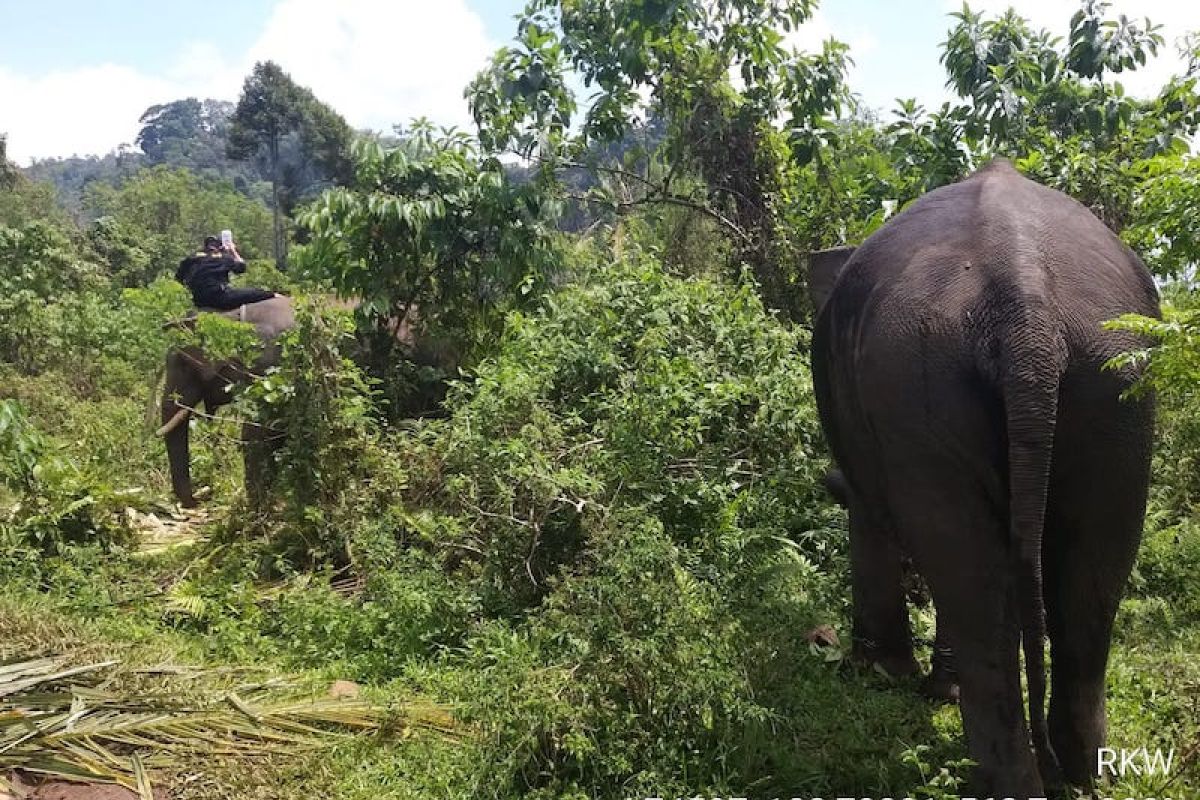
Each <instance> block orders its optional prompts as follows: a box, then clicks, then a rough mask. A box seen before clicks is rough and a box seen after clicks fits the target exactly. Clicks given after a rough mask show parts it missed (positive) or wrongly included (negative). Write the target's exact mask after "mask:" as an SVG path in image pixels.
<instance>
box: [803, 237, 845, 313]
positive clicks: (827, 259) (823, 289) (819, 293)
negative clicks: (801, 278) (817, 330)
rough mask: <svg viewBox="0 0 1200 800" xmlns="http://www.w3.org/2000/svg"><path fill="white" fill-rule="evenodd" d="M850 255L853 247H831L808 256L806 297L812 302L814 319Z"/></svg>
mask: <svg viewBox="0 0 1200 800" xmlns="http://www.w3.org/2000/svg"><path fill="white" fill-rule="evenodd" d="M852 255H854V248H853V247H831V248H829V249H828V250H815V251H813V252H811V253H809V254H808V297H809V299H810V300H812V305H813V316H814V317H815V316H816V315H817V314H819V313H821V309H822V308H823V307H824V306H825V301H826V300H828V299H829V293H830V292H832V291H833V284H834V283H835V282H836V281H837V276H838V275H839V274H840V273H841V271H842V267H844V266H846V262H847V261H849V260H850V256H852Z"/></svg>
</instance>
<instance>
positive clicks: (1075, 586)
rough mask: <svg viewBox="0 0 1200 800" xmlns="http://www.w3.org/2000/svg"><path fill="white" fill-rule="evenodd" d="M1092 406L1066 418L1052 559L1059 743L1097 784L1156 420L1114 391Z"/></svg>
mask: <svg viewBox="0 0 1200 800" xmlns="http://www.w3.org/2000/svg"><path fill="white" fill-rule="evenodd" d="M1114 394H1115V393H1114ZM1070 401H1071V396H1070V395H1066V396H1065V397H1064V405H1066V404H1067V403H1069V402H1070ZM1067 407H1068V409H1071V408H1073V407H1079V406H1070V405H1068V406H1067ZM1085 410H1086V411H1087V412H1088V415H1087V416H1084V415H1082V414H1075V415H1069V414H1062V415H1060V417H1062V419H1061V420H1060V423H1059V431H1058V435H1057V438H1056V441H1055V453H1054V466H1053V470H1052V473H1051V482H1050V502H1049V508H1048V509H1047V524H1046V538H1045V545H1044V561H1045V569H1046V586H1047V593H1046V622H1047V631H1048V633H1049V635H1050V656H1051V658H1050V661H1051V673H1052V674H1051V684H1050V713H1049V718H1048V722H1049V726H1050V742H1051V744H1052V745H1053V747H1054V750H1055V753H1056V754H1057V755H1058V759H1059V763H1060V764H1061V765H1062V769H1063V774H1064V776H1065V777H1066V779H1067V780H1068V781H1069V782H1070V783H1072V784H1075V785H1077V786H1084V787H1090V786H1091V785H1092V784H1093V782H1094V780H1095V778H1096V763H1097V762H1096V758H1097V753H1096V751H1097V749H1098V748H1100V747H1103V746H1104V740H1105V728H1106V718H1105V717H1106V715H1105V672H1106V669H1107V664H1108V653H1109V646H1110V641H1111V637H1112V631H1113V621H1114V619H1115V617H1116V613H1117V606H1118V604H1119V602H1120V599H1121V595H1122V593H1123V592H1124V589H1125V583H1126V581H1127V580H1128V577H1129V573H1130V571H1131V570H1132V568H1133V561H1134V557H1135V555H1136V553H1137V547H1138V543H1139V541H1140V539H1141V530H1142V518H1143V513H1144V510H1145V501H1146V488H1145V487H1146V483H1147V475H1148V463H1149V450H1150V423H1149V410H1148V408H1147V407H1146V406H1145V405H1144V404H1141V403H1132V402H1121V401H1117V400H1116V398H1115V396H1114V397H1113V398H1112V399H1111V400H1110V401H1109V403H1108V404H1107V405H1106V404H1104V403H1103V402H1097V401H1096V400H1095V399H1094V398H1093V399H1092V401H1091V402H1090V403H1088V404H1087V406H1086V407H1085Z"/></svg>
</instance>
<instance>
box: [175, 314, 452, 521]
mask: <svg viewBox="0 0 1200 800" xmlns="http://www.w3.org/2000/svg"><path fill="white" fill-rule="evenodd" d="M334 304H335V305H338V306H341V307H342V308H345V309H352V308H354V304H353V303H348V302H343V301H334ZM214 313H221V314H222V315H223V316H225V317H228V318H229V319H232V320H238V321H241V322H246V323H249V324H251V325H253V326H254V328H255V330H256V331H257V333H258V336H259V339H260V340H261V341H262V344H263V348H262V351H261V353H260V354H259V355H258V357H257V358H256V359H255V361H254V363H253V364H251V365H249V366H246V365H244V364H242V363H241V362H239V361H234V360H224V361H214V360H212V359H210V358H208V357H207V356H206V355H205V354H204V353H203V351H202V350H201V349H200V348H198V347H183V348H175V349H173V350H171V351H170V352H169V353H168V354H167V359H166V385H165V387H164V389H163V396H162V427H161V428H159V429H158V435H159V436H162V437H164V439H165V442H166V447H167V459H168V462H169V465H170V471H171V488H172V490H173V492H174V494H175V497H176V499H178V501H179V502H180V504H182V505H183V506H186V507H191V506H194V505H195V504H196V498H195V495H194V494H193V492H192V478H191V457H190V452H189V441H188V440H189V436H188V434H189V429H188V420H189V419H190V417H191V416H192V415H193V414H194V413H195V410H196V409H197V408H198V407H199V406H200V405H201V404H203V406H204V410H205V412H206V413H207V414H209V415H212V414H215V413H216V411H217V409H219V408H220V407H221V406H223V405H226V404H228V403H229V402H231V401H232V399H233V397H232V395H231V393H230V390H231V388H232V387H233V386H235V385H237V384H240V383H245V382H247V381H250V380H252V379H253V378H254V377H255V376H259V375H262V374H264V373H265V372H266V371H267V370H268V369H269V368H270V367H272V366H275V365H277V364H278V363H279V359H280V355H281V348H280V345H279V343H278V337H279V335H280V334H281V333H283V332H284V331H287V330H289V329H291V328H292V327H294V326H295V324H296V318H295V312H294V308H293V305H292V299H291V298H290V297H285V296H276V297H274V298H271V299H269V300H263V301H261V302H258V303H251V304H248V305H245V306H242V307H241V308H239V309H237V310H234V311H225V312H214ZM418 315H419V311H418V309H417V308H416V306H411V307H410V308H409V309H408V311H407V313H406V314H405V315H404V318H403V319H402V320H399V321H394V322H392V323H391V324H389V325H388V326H387V330H388V333H390V337H385V338H390V339H393V340H394V343H395V345H397V349H398V354H399V356H400V357H403V358H405V359H408V360H409V361H412V362H414V363H416V364H417V365H418V366H428V367H434V368H436V369H438V370H440V371H441V372H442V373H443V374H448V373H449V372H451V371H453V369H454V368H455V366H456V365H457V361H458V355H457V352H456V351H455V350H454V348H452V347H451V346H449V345H448V344H446V343H445V342H443V341H441V340H438V339H434V338H432V337H428V336H424V335H421V334H420V333H419V331H418V327H419V326H418V325H417V320H418ZM438 399H440V395H438V394H437V393H436V392H431V393H429V394H426V395H422V396H421V397H420V398H419V399H418V401H417V402H419V403H421V404H423V405H429V404H431V403H433V402H435V401H436V400H438ZM282 437H283V434H281V433H277V432H275V431H271V430H269V429H267V428H265V427H263V426H262V425H260V424H258V423H257V422H254V421H247V422H245V423H244V424H243V426H242V441H243V442H244V450H243V456H244V460H245V467H246V469H245V473H246V491H247V494H248V495H249V496H250V498H251V500H252V501H256V500H257V499H258V498H259V497H260V496H261V490H262V488H263V486H264V483H265V482H266V480H267V477H268V476H269V474H270V469H269V466H270V457H271V455H272V453H273V451H274V450H275V449H276V448H277V447H278V445H279V444H280V443H281V441H282Z"/></svg>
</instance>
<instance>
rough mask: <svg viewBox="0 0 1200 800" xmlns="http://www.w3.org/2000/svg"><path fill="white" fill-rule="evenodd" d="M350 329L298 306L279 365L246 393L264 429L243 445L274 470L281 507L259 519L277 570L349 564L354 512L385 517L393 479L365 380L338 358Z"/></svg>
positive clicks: (343, 319) (318, 310)
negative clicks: (271, 537) (268, 532)
mask: <svg viewBox="0 0 1200 800" xmlns="http://www.w3.org/2000/svg"><path fill="white" fill-rule="evenodd" d="M353 332H354V323H353V319H352V318H351V316H350V315H349V314H348V313H346V312H345V311H337V310H332V309H329V308H322V307H321V306H320V305H319V304H318V303H315V302H314V303H301V304H300V306H299V308H298V309H297V314H296V326H295V327H294V328H293V329H292V330H290V331H287V332H286V333H284V334H283V335H282V336H281V337H280V344H281V346H282V358H281V360H280V363H279V365H278V366H277V367H274V368H272V369H271V370H270V371H269V372H268V374H267V375H266V376H265V377H263V378H262V379H261V380H258V381H255V382H254V383H253V384H251V385H250V386H249V387H248V388H247V390H246V392H245V398H246V404H247V405H248V406H249V408H250V417H251V418H252V419H257V420H258V421H259V424H261V425H262V426H264V427H265V430H264V431H263V432H262V433H261V434H260V436H261V438H262V440H263V441H262V442H261V443H253V444H251V445H250V446H251V447H255V448H258V449H259V450H260V451H262V454H261V465H262V467H264V468H266V467H270V472H271V473H277V474H276V475H275V479H274V486H275V489H276V490H277V492H278V496H279V497H281V498H282V500H283V504H284V509H283V511H282V514H281V515H280V516H279V517H278V518H275V519H273V520H269V521H268V524H269V525H271V526H273V528H274V533H275V541H274V543H273V544H274V546H275V547H276V548H277V549H278V554H279V557H280V559H281V562H280V563H281V565H282V564H287V565H291V566H303V567H311V566H313V565H317V564H331V565H334V566H339V567H340V566H345V565H348V564H352V563H353V562H354V553H353V545H352V540H353V535H354V531H355V530H356V529H357V528H358V527H360V526H361V525H363V524H364V523H365V522H367V521H368V520H364V519H363V515H362V511H363V509H364V508H372V509H376V510H377V511H378V512H379V513H383V512H386V510H387V507H388V504H389V498H390V495H391V494H392V492H393V490H394V488H395V486H396V480H397V478H398V477H399V476H400V474H401V471H400V469H399V467H398V464H397V462H396V460H395V454H394V453H392V452H390V451H388V450H387V449H385V448H384V447H383V446H382V440H381V433H380V429H379V424H378V420H377V419H376V417H375V407H374V403H373V401H374V393H373V390H372V387H371V384H370V383H369V382H368V380H367V378H366V377H365V376H364V375H363V373H362V371H361V370H360V369H359V368H358V367H357V366H356V365H355V364H354V362H353V361H351V360H350V359H349V358H348V357H347V356H346V355H345V354H344V351H345V350H347V349H349V347H350V346H351V345H352V343H353V341H354V338H353ZM274 445H278V447H277V448H276V447H275V446H274ZM270 450H275V452H274V454H273V455H268V452H267V451H270ZM263 499H265V498H263Z"/></svg>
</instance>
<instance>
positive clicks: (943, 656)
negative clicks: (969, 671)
mask: <svg viewBox="0 0 1200 800" xmlns="http://www.w3.org/2000/svg"><path fill="white" fill-rule="evenodd" d="M952 657H953V656H952V654H951V653H950V651H949V650H945V651H943V650H939V649H937V648H935V649H934V651H933V663H932V665H931V669H930V670H929V674H928V675H926V676H925V680H923V681H921V694H923V695H924V696H925V697H927V698H929V699H930V700H933V701H934V702H938V703H957V702H958V696H959V691H958V672H957V671H956V670H955V669H954V666H953V663H952V662H951V658H952Z"/></svg>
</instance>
